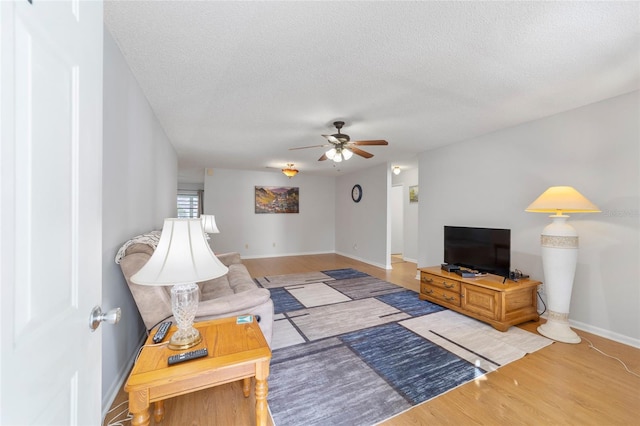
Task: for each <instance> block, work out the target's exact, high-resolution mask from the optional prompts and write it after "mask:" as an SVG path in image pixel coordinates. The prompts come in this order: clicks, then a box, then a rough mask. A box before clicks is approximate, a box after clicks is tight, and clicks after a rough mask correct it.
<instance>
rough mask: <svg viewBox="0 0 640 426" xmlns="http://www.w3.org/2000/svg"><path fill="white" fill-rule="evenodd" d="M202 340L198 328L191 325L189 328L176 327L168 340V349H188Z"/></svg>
mask: <svg viewBox="0 0 640 426" xmlns="http://www.w3.org/2000/svg"><path fill="white" fill-rule="evenodd" d="M200 342H202V335H201V334H200V332H199V331H198V330H196V329H195V328H193V327H191V328H190V329H185V330H181V329H178V330H177V331H176V332H175V333H173V335H172V336H171V339H170V340H169V349H173V350H174V351H179V350H183V349H189V348H190V347H192V346H195V345H197V344H198V343H200Z"/></svg>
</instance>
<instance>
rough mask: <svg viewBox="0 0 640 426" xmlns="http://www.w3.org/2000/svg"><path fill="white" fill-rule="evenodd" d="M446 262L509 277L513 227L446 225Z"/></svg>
mask: <svg viewBox="0 0 640 426" xmlns="http://www.w3.org/2000/svg"><path fill="white" fill-rule="evenodd" d="M444 261H445V262H446V263H448V264H451V265H457V266H461V267H464V268H470V269H475V270H477V271H479V272H483V273H488V274H494V275H500V276H502V277H508V276H509V270H510V268H511V230H510V229H494V228H470V227H465V226H445V227H444Z"/></svg>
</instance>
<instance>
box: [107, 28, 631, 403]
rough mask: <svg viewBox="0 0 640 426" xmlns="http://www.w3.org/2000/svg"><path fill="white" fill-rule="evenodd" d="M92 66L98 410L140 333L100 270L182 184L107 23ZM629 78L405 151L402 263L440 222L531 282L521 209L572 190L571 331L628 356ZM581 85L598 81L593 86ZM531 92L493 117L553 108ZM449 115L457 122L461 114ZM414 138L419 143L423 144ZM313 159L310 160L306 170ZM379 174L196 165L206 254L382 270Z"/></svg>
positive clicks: (527, 230) (152, 223)
mask: <svg viewBox="0 0 640 426" xmlns="http://www.w3.org/2000/svg"><path fill="white" fill-rule="evenodd" d="M634 43H635V44H633V45H634V46H636V47H637V40H635V42H634ZM103 70H104V76H103V89H104V90H103V93H104V103H103V144H102V147H103V150H102V156H103V158H102V181H103V185H102V223H101V225H102V255H103V258H102V306H103V307H105V308H107V307H121V309H122V319H121V320H120V322H119V323H118V324H117V325H116V326H108V327H103V328H102V330H101V332H102V401H101V402H102V409H103V412H104V411H105V410H106V409H108V408H109V407H110V405H111V402H112V401H113V398H114V396H115V395H116V394H117V392H118V391H119V389H120V388H121V386H122V383H123V382H124V380H125V379H126V376H127V374H128V372H129V370H130V368H131V365H132V364H133V361H134V359H135V355H136V353H137V351H138V348H139V345H140V342H141V339H142V338H143V336H144V335H145V330H144V327H143V324H142V322H141V321H140V318H139V314H138V312H137V309H136V306H135V304H134V303H133V300H132V298H131V295H130V293H129V290H128V288H127V286H126V283H125V281H124V278H123V276H122V271H121V270H120V268H119V266H118V265H116V264H115V263H114V261H113V259H114V256H115V253H116V252H117V250H118V249H119V248H120V246H121V245H122V243H123V242H124V241H126V240H127V239H129V238H131V237H132V236H134V235H137V234H140V233H142V232H146V231H148V230H151V229H159V228H160V227H161V226H162V221H163V219H164V218H166V217H173V216H175V215H176V193H177V187H178V185H179V184H180V183H181V182H186V183H191V184H193V182H189V179H185V178H184V176H182V172H183V170H184V169H185V164H184V163H183V160H182V159H181V158H180V156H179V155H178V151H177V150H176V148H175V147H174V146H173V145H172V141H171V140H170V138H169V137H168V136H167V133H166V132H165V129H164V128H163V124H162V123H161V121H160V120H159V119H158V113H157V112H156V111H154V110H153V109H152V107H151V106H150V104H149V101H148V99H147V97H146V95H145V93H144V91H143V90H142V89H141V87H140V84H139V82H138V81H137V78H136V76H135V75H134V74H133V72H132V70H131V68H130V66H129V64H128V63H127V59H126V58H125V56H124V55H123V54H122V52H121V50H120V48H119V47H118V45H117V42H116V41H115V40H114V39H113V37H112V35H111V34H110V32H109V31H108V30H107V29H106V27H105V31H104V54H103ZM636 71H637V67H636ZM638 81H639V78H638V75H637V74H636V75H635V82H636V87H635V89H634V90H629V91H624V92H620V93H615V94H612V95H611V96H607V97H604V98H602V99H600V100H598V101H597V102H589V103H584V104H581V105H580V106H578V107H576V108H572V109H570V110H565V111H561V112H557V113H554V114H552V115H547V114H544V112H541V114H540V115H539V116H538V117H536V118H532V119H530V120H527V121H525V122H517V123H516V122H514V123H513V124H512V125H510V126H506V127H505V128H501V129H498V130H493V131H489V132H487V133H483V134H481V135H476V136H474V137H470V138H466V139H463V140H460V141H457V142H456V143H451V144H448V145H444V144H443V145H442V146H436V147H431V148H429V149H427V150H423V151H420V152H418V153H417V154H416V155H417V168H416V169H413V170H412V171H410V172H409V173H407V174H405V175H404V177H403V179H406V180H401V181H400V182H401V183H402V184H403V185H404V191H405V192H406V191H408V186H413V185H418V186H419V188H420V198H419V204H418V205H414V204H410V203H409V201H408V196H405V197H404V198H405V200H406V203H407V204H406V206H405V207H406V209H416V210H417V220H416V221H415V223H413V222H412V223H409V224H408V225H409V226H407V227H406V228H405V233H408V234H410V235H411V238H415V241H416V244H415V247H413V246H412V245H410V244H409V245H406V248H407V249H406V252H405V253H404V254H405V257H406V258H407V259H410V260H413V261H415V263H416V265H417V267H423V266H431V265H438V264H440V263H441V262H442V261H443V258H442V251H443V250H442V244H443V227H444V226H446V225H465V226H466V225H468V226H481V227H499V228H508V229H511V232H512V233H511V236H512V254H511V255H512V258H511V262H512V267H515V268H518V269H520V270H522V271H524V272H525V273H527V274H529V275H531V277H533V278H535V279H539V280H541V281H543V280H544V275H543V271H542V262H541V256H540V232H541V230H542V229H543V228H544V227H545V226H546V225H547V224H548V222H549V219H548V218H547V216H546V215H540V214H532V213H527V212H525V211H524V210H525V208H526V207H527V206H528V205H529V204H530V203H531V202H532V201H533V200H534V199H535V198H536V197H538V196H539V195H540V194H541V193H542V192H543V191H544V190H545V189H546V188H548V187H549V186H554V185H572V186H575V187H576V188H577V189H578V190H579V191H581V192H582V193H583V194H584V195H585V196H586V197H588V198H589V199H590V200H591V201H593V202H594V203H595V204H596V205H597V206H598V207H599V208H600V209H601V210H602V212H601V213H598V214H589V215H587V214H572V215H571V219H570V221H571V223H572V224H573V226H574V227H575V228H576V229H577V230H578V233H579V235H580V254H579V259H578V265H577V269H576V277H575V286H574V291H573V295H572V300H571V316H570V319H571V323H572V326H574V327H575V328H577V329H580V330H584V331H587V332H590V333H593V334H595V335H599V336H603V337H605V338H607V339H610V340H613V341H616V342H620V343H623V344H625V345H629V346H633V347H636V348H640V310H638V306H639V304H640V285H639V284H640V283H639V281H638V272H640V271H638V259H640V210H639V208H640V167H639V163H640V129H639V126H638V117H639V116H640V100H639V98H640V92H639V91H638ZM586 84H589V85H596V84H601V85H603V86H606V82H604V81H600V80H599V81H597V82H591V81H589V82H588V83H586ZM603 92H606V90H604V89H603ZM544 95H545V94H539V93H523V94H522V97H521V98H520V99H517V100H513V103H512V104H509V105H503V106H502V108H504V109H505V110H508V109H512V108H516V109H517V108H518V107H520V106H521V104H528V103H531V104H538V103H539V104H545V103H553V102H554V100H553V98H547V97H545V96H544ZM576 96H578V95H576ZM579 103H580V102H579V101H578V104H579ZM541 111H544V109H542V108H541ZM459 116H460V117H459V118H460V125H461V126H464V125H465V121H466V120H468V117H467V116H466V114H465V113H464V112H460V114H459ZM318 120H319V122H325V121H326V120H327V117H325V116H322V117H319V118H318ZM416 120H417V121H420V118H417V119H416ZM327 131H330V129H328V130H327ZM316 133H318V136H319V132H316ZM426 139H427V137H425V146H426V145H427V144H428V143H431V142H432V141H427V140H426ZM256 140H257V141H258V142H254V143H259V140H260V135H257V136H256ZM390 142H392V141H390ZM376 153H377V151H376ZM282 155H283V156H285V155H286V152H284V153H283V154H282ZM318 155H319V154H318ZM318 155H316V153H315V152H314V153H313V154H312V155H311V156H314V158H313V160H314V161H315V160H316V158H315V157H317V156H318ZM232 156H233V153H230V154H229V157H230V158H231V157H232ZM354 160H361V161H366V160H363V159H360V158H356V159H353V160H351V161H354ZM392 166H393V162H391V161H390V162H385V163H381V164H375V165H373V166H371V167H367V168H363V169H360V170H357V171H354V172H352V173H348V174H342V175H332V176H326V175H321V174H312V173H309V174H305V173H304V172H301V173H299V174H298V175H297V176H295V177H294V178H293V179H291V180H290V179H288V178H286V177H285V176H283V175H282V174H281V173H280V172H279V171H278V170H242V169H236V168H231V167H229V168H226V167H219V166H217V165H216V166H214V165H208V166H207V167H206V168H204V167H203V168H201V169H200V170H201V185H202V188H203V189H204V212H205V213H210V214H215V215H216V220H217V222H218V226H219V228H220V230H221V232H220V234H215V235H213V236H212V239H213V241H212V245H213V247H214V249H215V250H216V251H218V252H225V251H238V252H240V253H241V254H242V256H243V257H245V258H247V259H250V258H253V259H260V258H268V257H279V256H286V255H303V254H322V253H337V254H341V255H344V256H346V257H349V258H352V259H356V260H359V261H362V262H364V263H366V264H368V265H372V266H374V267H378V268H380V269H382V270H384V269H388V268H391V264H390V254H391V253H390V249H389V227H388V224H389V193H390V190H391V186H392V183H393V182H394V180H393V179H394V177H393V176H392V174H391V167H392ZM208 170H210V172H207V171H208ZM401 176H403V175H401ZM396 179H398V178H396ZM199 184H200V183H199ZM355 184H359V185H361V187H362V188H363V197H362V200H361V201H360V202H359V203H354V202H353V201H352V199H351V189H352V187H353V186H354V185H355ZM256 185H266V186H296V187H299V189H300V194H301V195H300V213H299V214H296V215H257V214H255V213H254V198H253V191H254V187H255V186H256Z"/></svg>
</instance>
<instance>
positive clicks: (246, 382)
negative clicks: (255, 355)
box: [242, 377, 251, 398]
mask: <svg viewBox="0 0 640 426" xmlns="http://www.w3.org/2000/svg"><path fill="white" fill-rule="evenodd" d="M242 393H243V394H244V397H245V398H248V397H249V394H250V393H251V377H245V378H244V379H242Z"/></svg>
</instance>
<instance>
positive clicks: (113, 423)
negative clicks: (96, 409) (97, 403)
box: [107, 401, 133, 426]
mask: <svg viewBox="0 0 640 426" xmlns="http://www.w3.org/2000/svg"><path fill="white" fill-rule="evenodd" d="M128 402H129V401H124V402H121V403H120V404H118V405H116V406H115V407H113V408H112V409H111V410H109V411H108V412H107V415H109V413H111V412H112V411H113V410H116V409H118V408H120V407H121V406H123V405H124V404H127V403H128ZM125 413H126V415H127V416H126V417H125V418H124V419H120V420H116V419H118V417H120V416H121V415H123V414H125ZM132 419H133V416H132V415H131V413H130V412H129V407H128V406H127V408H125V409H124V410H122V411H120V412H119V413H118V414H116V415H115V416H113V418H112V419H111V420H109V423H107V426H124V422H130V421H131V420H132Z"/></svg>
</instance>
